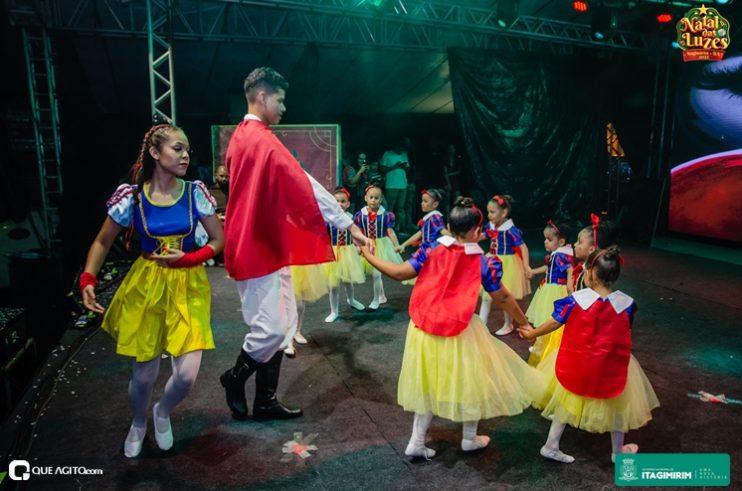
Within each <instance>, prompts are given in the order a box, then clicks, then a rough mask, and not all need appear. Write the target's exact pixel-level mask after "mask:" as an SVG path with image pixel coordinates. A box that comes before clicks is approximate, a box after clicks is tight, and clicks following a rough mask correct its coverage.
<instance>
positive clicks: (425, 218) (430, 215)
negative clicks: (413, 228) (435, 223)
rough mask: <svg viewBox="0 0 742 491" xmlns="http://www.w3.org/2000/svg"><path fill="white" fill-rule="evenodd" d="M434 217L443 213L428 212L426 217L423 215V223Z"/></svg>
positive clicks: (436, 211)
mask: <svg viewBox="0 0 742 491" xmlns="http://www.w3.org/2000/svg"><path fill="white" fill-rule="evenodd" d="M434 215H443V213H441V212H440V211H438V210H433V211H429V212H428V213H427V214H426V215H425V216H424V217H423V222H424V221H425V220H427V219H428V218H430V217H432V216H434Z"/></svg>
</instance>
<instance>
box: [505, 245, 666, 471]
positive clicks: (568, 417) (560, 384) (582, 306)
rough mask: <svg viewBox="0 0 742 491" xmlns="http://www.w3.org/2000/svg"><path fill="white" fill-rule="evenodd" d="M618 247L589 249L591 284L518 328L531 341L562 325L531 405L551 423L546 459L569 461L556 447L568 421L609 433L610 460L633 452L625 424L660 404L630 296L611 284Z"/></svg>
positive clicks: (644, 418) (643, 419)
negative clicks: (637, 353) (635, 338)
mask: <svg viewBox="0 0 742 491" xmlns="http://www.w3.org/2000/svg"><path fill="white" fill-rule="evenodd" d="M622 262H623V261H622V258H621V256H620V250H619V248H618V246H615V245H612V246H610V247H608V248H607V249H600V250H596V251H593V252H592V253H591V254H590V256H589V257H588V259H587V261H586V262H585V271H586V273H585V282H586V283H587V286H588V288H584V289H582V290H578V291H576V292H574V293H573V294H571V295H570V296H568V297H566V298H563V299H560V300H557V301H556V302H554V311H553V313H552V315H551V318H550V319H549V320H547V321H546V322H544V323H543V324H541V325H540V326H539V327H538V328H536V329H533V328H532V327H531V326H528V325H525V326H521V327H520V328H518V332H519V334H520V335H521V336H522V337H524V338H526V339H528V340H533V339H536V338H537V337H538V336H543V335H544V334H547V333H549V332H553V331H555V330H556V329H559V328H561V327H562V326H564V335H563V336H562V340H561V345H560V346H559V348H558V349H557V350H556V351H552V352H551V353H550V354H548V355H547V356H546V357H545V358H544V360H543V361H542V363H541V364H540V365H539V367H538V369H539V370H540V371H541V372H542V373H544V374H546V375H547V376H548V377H549V385H548V387H547V390H546V392H545V393H544V395H543V397H542V398H541V399H540V400H539V401H537V403H536V404H535V406H536V407H538V408H539V409H543V411H542V413H541V415H542V416H543V417H545V418H547V419H550V420H551V421H552V423H551V428H550V429H549V436H548V438H547V440H546V443H545V444H544V446H543V447H541V455H542V456H544V457H545V458H547V459H551V460H556V461H558V462H563V463H565V464H569V463H571V462H574V460H575V459H574V457H572V456H571V455H567V454H565V453H563V452H562V451H561V450H560V449H559V441H560V439H561V437H562V433H563V432H564V429H565V428H566V426H567V425H570V426H573V427H575V428H579V429H581V430H585V431H589V432H591V433H607V432H610V433H611V460H612V461H614V462H615V458H616V454H617V453H636V452H637V451H638V450H639V447H638V446H637V445H636V444H633V443H629V444H624V434H625V433H626V432H627V431H628V430H632V429H636V428H640V427H642V426H644V425H645V424H647V422H649V420H650V419H652V414H651V412H652V410H653V409H655V408H657V407H659V405H660V403H659V401H658V400H657V395H656V394H655V393H654V389H653V388H652V384H650V382H649V380H648V379H647V376H646V375H645V374H644V371H643V370H642V368H641V366H640V365H639V362H638V361H637V360H636V358H634V356H633V355H632V354H631V324H632V323H633V320H634V313H635V312H636V303H635V302H634V299H633V298H631V297H630V296H628V295H626V294H625V293H623V292H621V291H619V290H615V291H614V290H613V284H614V283H615V282H616V280H617V279H618V277H619V275H620V274H621V263H622Z"/></svg>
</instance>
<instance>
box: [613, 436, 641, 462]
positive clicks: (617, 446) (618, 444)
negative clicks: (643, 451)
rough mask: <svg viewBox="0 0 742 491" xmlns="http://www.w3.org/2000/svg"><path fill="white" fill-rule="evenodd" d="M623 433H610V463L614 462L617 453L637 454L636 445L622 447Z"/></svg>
mask: <svg viewBox="0 0 742 491" xmlns="http://www.w3.org/2000/svg"><path fill="white" fill-rule="evenodd" d="M624 435H625V433H624V432H623V431H611V462H613V463H615V462H616V454H619V453H637V452H638V451H639V445H637V444H636V443H627V444H626V445H624V443H623V439H624Z"/></svg>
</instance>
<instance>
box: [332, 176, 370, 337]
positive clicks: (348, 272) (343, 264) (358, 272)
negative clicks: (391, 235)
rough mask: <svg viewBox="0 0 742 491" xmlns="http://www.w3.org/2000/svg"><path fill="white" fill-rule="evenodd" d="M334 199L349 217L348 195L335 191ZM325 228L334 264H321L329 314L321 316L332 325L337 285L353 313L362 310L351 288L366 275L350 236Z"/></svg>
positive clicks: (337, 300)
mask: <svg viewBox="0 0 742 491" xmlns="http://www.w3.org/2000/svg"><path fill="white" fill-rule="evenodd" d="M335 199H336V200H337V202H338V204H339V205H340V208H342V209H343V210H346V211H345V213H346V214H347V215H348V216H350V217H352V216H351V214H350V213H348V211H347V210H348V208H349V207H350V192H349V191H348V190H347V189H345V188H337V189H336V190H335ZM327 228H328V231H329V233H330V241H331V242H332V249H333V251H334V252H335V261H334V262H331V263H324V264H323V266H324V268H325V275H326V276H327V282H328V284H329V286H330V315H328V316H327V317H325V322H335V321H336V320H337V318H338V316H339V315H340V288H339V287H340V285H342V286H343V289H344V290H345V295H346V297H347V300H348V305H350V306H351V307H352V308H354V309H356V310H363V309H365V308H366V307H364V306H363V304H362V303H361V302H359V301H358V300H356V299H355V294H354V291H353V285H354V284H358V283H363V282H364V281H366V275H365V274H364V272H363V264H362V263H361V256H359V255H358V250H357V249H356V246H354V245H353V242H352V241H351V238H350V233H348V232H347V231H346V230H340V229H338V228H335V227H333V226H332V225H331V224H329V223H328V224H327Z"/></svg>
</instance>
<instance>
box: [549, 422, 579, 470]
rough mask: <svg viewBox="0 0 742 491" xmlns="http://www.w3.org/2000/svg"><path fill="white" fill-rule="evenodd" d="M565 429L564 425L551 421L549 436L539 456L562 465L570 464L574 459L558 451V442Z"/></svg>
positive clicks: (565, 425)
mask: <svg viewBox="0 0 742 491" xmlns="http://www.w3.org/2000/svg"><path fill="white" fill-rule="evenodd" d="M566 427H567V424H566V423H560V422H558V421H552V422H551V427H550V428H549V436H548V437H547V438H546V444H545V445H544V446H543V447H541V455H542V456H543V457H546V458H547V459H551V460H556V461H557V462H562V463H564V464H571V463H572V462H574V461H575V458H574V457H572V456H571V455H567V454H566V453H564V452H562V451H560V450H559V440H561V439H562V433H564V429H565V428H566Z"/></svg>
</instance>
